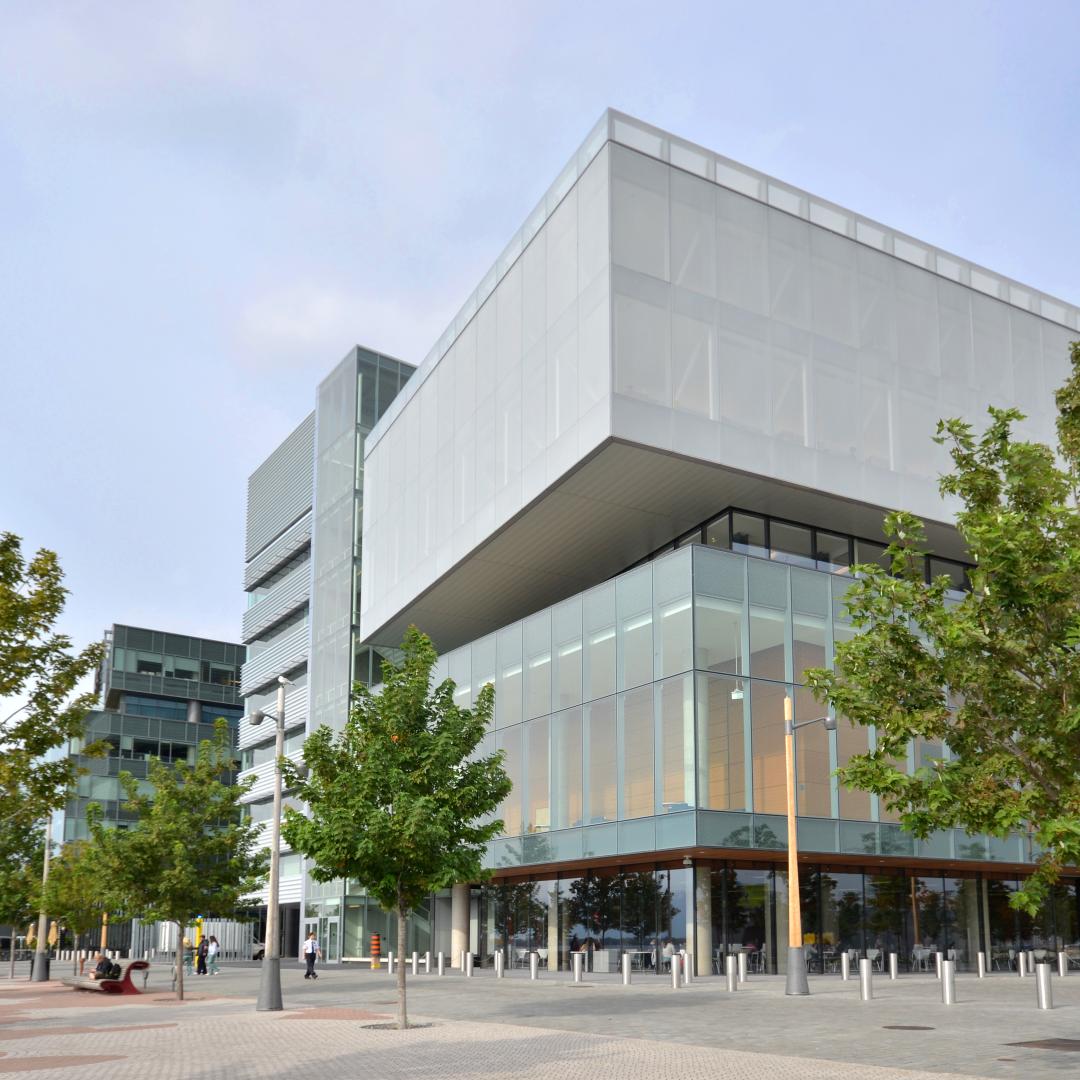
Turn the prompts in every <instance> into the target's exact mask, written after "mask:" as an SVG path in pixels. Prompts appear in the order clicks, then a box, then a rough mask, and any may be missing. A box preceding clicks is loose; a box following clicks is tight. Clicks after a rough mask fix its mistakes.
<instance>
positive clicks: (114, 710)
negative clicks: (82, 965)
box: [52, 625, 244, 956]
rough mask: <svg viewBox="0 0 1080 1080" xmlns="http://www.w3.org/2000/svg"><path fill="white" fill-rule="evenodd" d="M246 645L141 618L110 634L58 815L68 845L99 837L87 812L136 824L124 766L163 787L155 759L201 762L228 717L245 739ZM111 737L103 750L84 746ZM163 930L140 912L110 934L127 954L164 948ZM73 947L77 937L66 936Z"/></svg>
mask: <svg viewBox="0 0 1080 1080" xmlns="http://www.w3.org/2000/svg"><path fill="white" fill-rule="evenodd" d="M243 662H244V646H243V645H239V644H236V643H234V642H229V641H215V640H212V639H209V638H197V637H190V636H188V635H186V634H173V633H169V632H168V631H162V630H147V629H144V628H142V627H138V626H121V625H114V626H113V627H112V628H111V629H109V630H107V631H106V633H105V657H104V659H103V661H102V664H101V667H100V668H99V669H98V671H97V673H96V676H95V682H94V689H95V692H96V693H97V694H98V695H99V698H100V707H99V708H98V709H95V710H93V711H92V712H90V713H89V714H88V715H87V717H86V723H85V727H84V731H83V735H82V736H81V737H80V738H77V739H72V740H70V742H69V744H68V748H67V753H68V755H69V756H70V757H71V758H72V759H73V760H74V761H75V763H76V764H77V766H78V767H79V769H80V770H81V775H80V776H79V778H78V780H77V782H76V785H75V789H74V790H73V791H72V793H71V795H70V796H69V798H68V801H67V803H66V805H65V807H64V809H63V810H62V811H60V812H59V813H56V814H54V815H53V834H52V835H53V840H54V841H55V842H56V843H58V844H63V843H65V842H66V841H70V840H85V839H86V838H87V837H88V836H89V835H90V830H89V827H88V824H87V820H86V811H87V807H88V806H89V805H90V803H96V804H97V805H98V806H100V807H101V811H102V814H103V817H104V820H105V823H106V824H108V825H111V826H113V827H114V828H118V829H126V828H128V827H129V826H130V825H131V824H132V823H133V822H134V820H135V818H134V817H133V815H132V814H131V812H130V811H129V810H127V809H125V807H124V803H125V802H126V800H127V796H126V795H125V793H124V790H123V788H122V787H121V786H120V773H121V772H127V773H130V774H131V775H132V776H133V777H135V779H136V781H137V782H138V786H139V790H140V792H142V793H144V794H148V795H151V796H152V795H153V791H154V788H153V785H152V784H151V783H150V782H149V780H148V779H147V775H148V769H149V763H150V759H151V758H158V759H159V760H160V761H163V762H166V763H176V762H185V763H193V762H194V761H195V756H196V754H197V753H198V749H199V744H200V743H201V742H204V741H205V740H207V739H212V738H213V737H214V734H215V731H214V725H215V723H216V722H217V720H218V719H225V720H226V721H227V722H228V724H229V731H230V735H231V737H232V739H233V741H234V742H235V739H236V733H237V727H238V725H239V721H240V717H241V715H242V714H243V707H242V705H241V701H240V667H241V664H242V663H243ZM98 742H102V743H106V744H107V745H108V752H107V754H105V756H103V757H88V756H86V755H85V754H84V753H83V748H84V747H85V746H87V745H89V744H90V743H98ZM159 933H160V931H159V928H158V927H154V926H149V925H146V924H143V923H141V922H140V920H139V919H133V920H121V921H119V922H113V923H112V924H110V925H108V926H107V927H103V931H102V941H105V940H106V935H107V940H108V947H109V948H110V949H113V950H118V951H119V952H120V953H122V954H123V955H127V956H134V955H141V954H142V952H143V951H144V950H145V949H148V948H151V947H157V946H158V941H159V936H158V935H159ZM64 941H65V946H64V947H67V945H68V944H73V943H71V942H68V941H67V939H66V938H65V939H64Z"/></svg>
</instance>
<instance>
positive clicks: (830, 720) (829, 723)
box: [822, 716, 836, 731]
mask: <svg viewBox="0 0 1080 1080" xmlns="http://www.w3.org/2000/svg"><path fill="white" fill-rule="evenodd" d="M822 720H823V722H824V724H825V730H826V731H835V730H836V717H835V716H825V717H823V718H822Z"/></svg>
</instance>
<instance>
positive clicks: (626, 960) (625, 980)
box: [622, 953, 630, 986]
mask: <svg viewBox="0 0 1080 1080" xmlns="http://www.w3.org/2000/svg"><path fill="white" fill-rule="evenodd" d="M622 984H623V986H629V985H630V954H629V953H623V956H622Z"/></svg>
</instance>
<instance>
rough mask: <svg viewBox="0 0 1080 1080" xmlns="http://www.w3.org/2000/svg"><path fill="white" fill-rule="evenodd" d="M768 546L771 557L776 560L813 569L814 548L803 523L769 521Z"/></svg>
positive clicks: (808, 531)
mask: <svg viewBox="0 0 1080 1080" xmlns="http://www.w3.org/2000/svg"><path fill="white" fill-rule="evenodd" d="M769 548H770V553H771V555H772V558H774V559H776V560H777V561H778V562H787V563H792V564H793V565H795V566H805V567H807V568H808V569H813V566H814V549H813V544H812V543H811V539H810V530H809V529H808V528H806V527H805V526H803V525H789V524H788V523H787V522H785V521H773V522H770V524H769Z"/></svg>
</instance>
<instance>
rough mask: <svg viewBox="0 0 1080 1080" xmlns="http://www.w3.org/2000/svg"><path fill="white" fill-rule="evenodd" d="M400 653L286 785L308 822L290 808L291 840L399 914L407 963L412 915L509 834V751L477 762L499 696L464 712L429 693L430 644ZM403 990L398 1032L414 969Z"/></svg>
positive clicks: (420, 638)
mask: <svg viewBox="0 0 1080 1080" xmlns="http://www.w3.org/2000/svg"><path fill="white" fill-rule="evenodd" d="M402 653H403V655H402V659H401V662H400V663H397V664H395V663H391V662H389V661H387V662H385V663H384V664H383V683H382V686H381V687H380V688H377V690H376V691H375V692H373V691H371V690H369V689H368V688H367V687H366V686H363V685H359V684H358V685H357V686H356V687H355V688H354V704H353V707H352V710H351V712H350V715H349V717H348V719H347V720H346V722H345V727H344V728H343V730H342V731H341V732H340V734H335V733H334V732H333V731H332V730H331V729H330V728H329V727H325V726H324V727H321V728H319V730H318V731H316V732H314V733H313V734H312V735H311V736H309V737H308V739H307V740H306V741H305V742H304V761H305V764H306V771H305V770H301V769H298V768H296V767H295V766H294V765H293V764H292V763H290V762H288V761H286V762H284V765H283V769H284V774H285V780H286V783H287V784H288V785H289V787H290V788H291V789H292V790H293V792H294V793H295V795H296V797H297V798H298V799H299V800H300V801H302V802H303V803H305V804H306V805H307V807H308V815H307V816H305V815H304V814H301V813H299V812H297V811H296V810H293V809H292V808H291V807H290V808H287V809H286V811H285V825H284V829H283V834H284V837H285V839H286V841H287V842H288V844H289V846H290V847H291V848H292V849H293V850H294V851H299V852H302V853H303V854H304V855H305V856H306V857H307V858H308V859H310V860H311V861H312V863H313V864H314V865H313V866H312V868H311V876H312V877H313V878H315V880H317V881H333V880H334V879H336V878H346V879H349V880H352V881H356V882H358V883H359V884H360V885H361V886H363V887H365V888H366V889H367V890H368V892H369V893H370V894H371V895H372V896H374V897H375V899H376V900H377V901H378V902H379V904H380V905H381V906H382V907H383V909H384V910H386V911H393V912H396V914H397V919H398V956H399V958H401V959H402V960H403V959H404V956H405V950H406V919H407V918H408V916H409V913H410V912H412V911H414V910H415V909H416V908H417V906H418V905H419V904H421V903H422V902H423V901H424V899H425V898H426V897H427V896H428V895H429V894H430V893H432V892H433V891H435V890H437V889H442V888H446V887H448V886H452V885H454V884H456V883H458V882H465V881H478V880H483V879H484V878H485V877H486V876H487V874H486V873H485V871H484V870H483V868H482V866H481V860H482V855H483V852H484V847H485V844H486V843H487V842H488V841H489V840H491V839H493V838H494V837H496V836H498V835H499V833H500V832H501V831H502V822H501V821H498V820H491V816H492V815H493V814H494V812H495V811H496V809H497V807H498V806H499V803H501V802H502V800H503V799H504V798H506V796H507V795H508V794H509V793H510V789H511V783H510V780H509V779H508V778H507V776H506V773H505V772H504V771H503V768H502V756H501V754H490V755H486V756H480V755H478V754H477V748H478V747H479V745H480V741H481V739H482V738H483V737H484V734H485V732H487V730H488V729H489V727H490V724H491V718H492V712H493V709H494V704H495V691H494V688H493V687H492V686H490V685H488V686H485V687H484V688H483V690H481V691H480V694H479V695H478V697H477V700H476V704H475V706H474V707H473V708H472V709H463V708H459V707H458V706H457V705H456V704H455V703H454V689H455V687H454V683H453V682H452V681H451V680H450V679H447V680H445V681H444V682H442V683H440V684H439V685H438V686H435V687H432V685H431V682H432V669H433V668H434V666H435V661H436V654H435V649H434V647H433V646H432V644H431V641H430V639H429V638H427V637H426V636H425V635H424V634H422V633H421V632H420V631H419V630H417V629H416V627H410V628H409V630H408V631H407V632H406V634H405V639H404V641H403V643H402ZM305 773H306V774H305ZM397 992H398V1014H397V1023H398V1027H399V1028H406V1027H408V1013H407V1009H406V1001H405V965H404V963H399V965H398V970H397Z"/></svg>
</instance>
